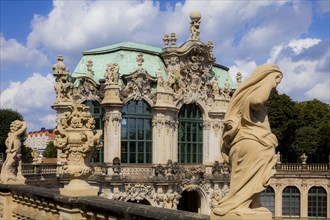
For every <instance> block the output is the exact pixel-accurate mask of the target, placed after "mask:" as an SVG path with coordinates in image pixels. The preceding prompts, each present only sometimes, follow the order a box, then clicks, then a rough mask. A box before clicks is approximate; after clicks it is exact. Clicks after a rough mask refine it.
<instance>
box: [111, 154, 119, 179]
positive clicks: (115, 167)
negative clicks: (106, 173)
mask: <svg viewBox="0 0 330 220" xmlns="http://www.w3.org/2000/svg"><path fill="white" fill-rule="evenodd" d="M112 170H113V173H114V174H116V175H119V174H120V172H121V162H120V158H119V157H115V158H113V160H112Z"/></svg>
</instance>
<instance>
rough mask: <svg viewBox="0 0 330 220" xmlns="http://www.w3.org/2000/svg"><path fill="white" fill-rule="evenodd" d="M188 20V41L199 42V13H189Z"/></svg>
mask: <svg viewBox="0 0 330 220" xmlns="http://www.w3.org/2000/svg"><path fill="white" fill-rule="evenodd" d="M190 20H191V21H190V33H191V35H190V40H199V33H200V30H199V25H200V23H201V13H200V12H199V11H191V12H190Z"/></svg>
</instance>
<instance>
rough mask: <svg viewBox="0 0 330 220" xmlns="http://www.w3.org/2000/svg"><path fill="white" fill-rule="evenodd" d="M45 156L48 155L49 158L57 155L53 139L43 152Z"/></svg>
mask: <svg viewBox="0 0 330 220" xmlns="http://www.w3.org/2000/svg"><path fill="white" fill-rule="evenodd" d="M43 156H44V157H47V158H56V157H57V149H56V147H55V146H54V142H53V141H50V142H49V143H48V144H47V146H46V149H45V151H44V153H43Z"/></svg>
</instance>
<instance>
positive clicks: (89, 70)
mask: <svg viewBox="0 0 330 220" xmlns="http://www.w3.org/2000/svg"><path fill="white" fill-rule="evenodd" d="M86 66H87V76H89V77H92V76H93V70H92V67H93V61H92V60H88V61H87V65H86Z"/></svg>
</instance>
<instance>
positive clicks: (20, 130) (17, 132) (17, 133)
mask: <svg viewBox="0 0 330 220" xmlns="http://www.w3.org/2000/svg"><path fill="white" fill-rule="evenodd" d="M26 127H27V124H26V122H25V121H22V127H21V128H20V129H18V130H17V131H16V132H15V134H16V135H20V134H22V133H23V132H24V131H25V129H26Z"/></svg>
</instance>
